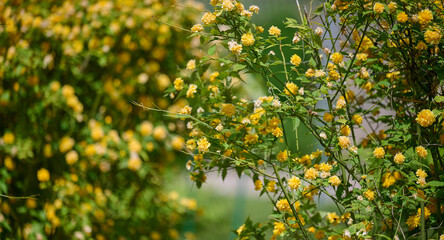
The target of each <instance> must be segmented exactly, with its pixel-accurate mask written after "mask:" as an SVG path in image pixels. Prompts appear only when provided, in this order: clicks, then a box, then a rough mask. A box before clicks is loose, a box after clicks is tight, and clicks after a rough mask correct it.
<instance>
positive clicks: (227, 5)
mask: <svg viewBox="0 0 444 240" xmlns="http://www.w3.org/2000/svg"><path fill="white" fill-rule="evenodd" d="M222 9H223V10H224V11H227V12H230V11H233V9H234V4H233V3H232V2H231V0H223V2H222Z"/></svg>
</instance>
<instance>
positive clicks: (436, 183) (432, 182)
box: [428, 181, 444, 187]
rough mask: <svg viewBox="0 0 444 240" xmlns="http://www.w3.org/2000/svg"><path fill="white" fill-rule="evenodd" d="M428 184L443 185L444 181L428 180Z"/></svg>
mask: <svg viewBox="0 0 444 240" xmlns="http://www.w3.org/2000/svg"><path fill="white" fill-rule="evenodd" d="M428 185H430V186H433V187H444V182H440V181H430V182H428Z"/></svg>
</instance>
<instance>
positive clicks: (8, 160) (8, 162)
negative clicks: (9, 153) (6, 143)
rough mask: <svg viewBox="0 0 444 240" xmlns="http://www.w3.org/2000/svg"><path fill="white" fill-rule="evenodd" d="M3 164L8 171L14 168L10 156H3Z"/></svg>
mask: <svg viewBox="0 0 444 240" xmlns="http://www.w3.org/2000/svg"><path fill="white" fill-rule="evenodd" d="M3 164H4V165H5V167H6V169H8V170H10V171H11V170H14V168H15V164H14V161H12V158H11V157H5V160H4V162H3Z"/></svg>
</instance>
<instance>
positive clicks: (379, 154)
mask: <svg viewBox="0 0 444 240" xmlns="http://www.w3.org/2000/svg"><path fill="white" fill-rule="evenodd" d="M373 156H375V158H378V159H381V158H383V157H384V156H385V151H384V148H382V147H377V148H375V150H374V151H373Z"/></svg>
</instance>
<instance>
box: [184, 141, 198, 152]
mask: <svg viewBox="0 0 444 240" xmlns="http://www.w3.org/2000/svg"><path fill="white" fill-rule="evenodd" d="M186 147H187V148H188V149H189V150H191V151H193V150H194V149H196V141H194V139H189V140H187V142H186Z"/></svg>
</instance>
